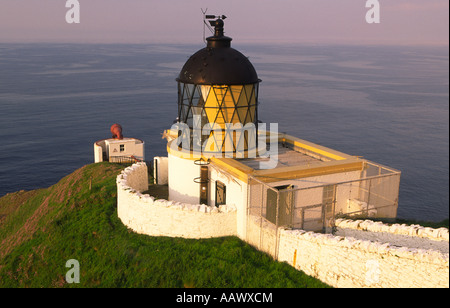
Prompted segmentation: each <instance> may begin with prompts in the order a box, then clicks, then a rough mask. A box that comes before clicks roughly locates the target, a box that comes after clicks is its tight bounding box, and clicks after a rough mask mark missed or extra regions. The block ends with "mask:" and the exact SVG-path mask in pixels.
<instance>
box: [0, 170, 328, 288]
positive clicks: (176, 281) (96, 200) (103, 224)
mask: <svg viewBox="0 0 450 308" xmlns="http://www.w3.org/2000/svg"><path fill="white" fill-rule="evenodd" d="M122 168H123V167H122V166H120V165H117V164H108V163H100V164H92V165H87V166H85V167H83V168H81V169H79V170H76V171H75V172H74V173H72V174H70V175H68V176H66V177H65V178H63V179H62V180H61V181H60V182H59V183H57V184H55V185H53V186H51V187H49V188H47V189H40V190H35V191H30V192H25V191H20V192H17V193H13V194H8V195H6V196H4V197H2V198H0V287H175V288H179V287H207V288H209V287H211V288H212V287H214V288H215V287H219V288H237V287H245V288H272V287H273V288H278V287H280V288H284V287H293V288H297V287H314V288H316V287H328V286H327V285H325V284H324V283H322V282H320V281H318V280H317V279H314V278H312V277H309V276H307V275H306V274H304V273H303V272H301V271H297V270H295V269H294V268H292V267H291V266H289V265H288V264H285V263H280V262H276V261H274V260H273V259H272V258H271V257H270V256H268V255H266V254H264V253H262V252H259V251H257V250H256V249H254V248H253V247H251V246H250V245H248V244H246V243H245V242H243V241H241V240H240V239H238V238H236V237H225V238H216V239H208V240H189V239H181V238H168V237H150V236H146V235H139V234H136V233H134V232H132V231H130V230H128V229H127V228H126V226H124V225H123V224H122V222H121V221H120V220H119V219H118V217H117V207H116V193H117V192H116V184H115V178H116V175H117V174H118V173H119V172H120V170H121V169H122ZM69 259H76V260H78V261H79V263H80V283H79V284H68V283H66V281H65V275H66V272H67V271H68V270H69V268H66V267H65V264H66V261H67V260H69Z"/></svg>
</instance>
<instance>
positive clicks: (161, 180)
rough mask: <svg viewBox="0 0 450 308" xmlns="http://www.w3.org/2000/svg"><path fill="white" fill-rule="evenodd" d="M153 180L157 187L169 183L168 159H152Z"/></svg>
mask: <svg viewBox="0 0 450 308" xmlns="http://www.w3.org/2000/svg"><path fill="white" fill-rule="evenodd" d="M153 178H154V179H155V181H156V184H158V185H166V184H168V183H169V158H167V157H159V156H158V157H154V158H153Z"/></svg>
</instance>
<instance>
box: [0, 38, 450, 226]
mask: <svg viewBox="0 0 450 308" xmlns="http://www.w3.org/2000/svg"><path fill="white" fill-rule="evenodd" d="M202 47H203V46H202V45H201V44H198V45H195V46H194V45H185V46H181V45H167V46H164V45H36V44H33V45H9V44H7V45H1V44H0V140H1V145H0V196H2V195H4V194H6V193H8V192H13V191H17V190H20V189H25V190H29V189H35V188H40V187H48V186H50V185H52V184H54V183H56V182H57V181H58V180H59V179H61V178H62V177H63V176H65V175H67V174H69V173H71V172H72V171H74V170H76V169H77V168H79V167H81V166H83V165H85V164H88V163H91V162H93V142H94V141H96V140H99V139H104V138H108V137H110V132H109V128H110V126H111V125H112V124H113V123H116V122H117V123H120V124H121V125H122V126H123V128H124V135H125V136H129V137H136V138H140V139H143V140H144V141H145V142H146V157H147V159H148V160H149V159H151V157H153V156H158V155H164V156H165V155H166V152H165V142H164V140H162V139H161V133H162V131H163V130H164V129H167V128H169V127H170V125H171V124H172V121H173V120H174V118H175V117H176V113H177V104H176V101H177V90H176V82H175V78H176V77H177V75H178V73H179V71H180V70H181V67H182V65H183V64H184V62H185V61H186V60H187V59H188V56H189V55H191V54H193V53H194V52H195V51H197V50H198V49H200V48H202ZM233 47H235V48H237V49H238V50H240V51H241V52H243V53H244V54H245V55H247V56H249V57H250V61H252V63H253V64H254V66H255V68H256V70H257V72H258V75H259V77H260V78H261V79H262V80H263V82H262V83H261V87H260V102H261V104H260V108H259V113H260V119H261V120H262V121H263V122H266V123H270V122H272V123H273V122H278V123H279V130H280V131H286V132H290V133H291V134H292V135H294V136H297V137H300V138H303V139H307V140H309V141H312V142H315V143H318V144H321V145H324V146H328V147H331V148H334V149H337V150H340V151H342V152H345V153H348V154H352V155H360V156H364V157H365V158H367V159H369V160H372V161H375V162H378V163H381V164H386V165H388V166H390V167H393V168H396V169H399V170H401V171H402V178H401V185H400V199H399V211H398V216H399V217H401V218H414V219H422V220H434V221H439V220H442V219H444V218H448V212H449V211H448V210H449V70H448V65H449V56H448V52H449V51H448V47H445V48H425V47H420V48H419V47H354V46H352V47H350V46H239V45H238V44H234V45H233Z"/></svg>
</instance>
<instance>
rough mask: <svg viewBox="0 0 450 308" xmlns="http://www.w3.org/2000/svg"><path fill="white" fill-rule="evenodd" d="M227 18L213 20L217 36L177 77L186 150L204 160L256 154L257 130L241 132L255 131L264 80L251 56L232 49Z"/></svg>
mask: <svg viewBox="0 0 450 308" xmlns="http://www.w3.org/2000/svg"><path fill="white" fill-rule="evenodd" d="M224 18H225V16H219V17H218V18H217V19H216V20H214V21H211V24H212V25H214V35H213V36H211V37H208V38H206V41H207V43H206V47H205V48H202V49H200V50H199V51H197V52H196V53H194V54H193V55H192V56H191V57H190V58H189V60H188V61H187V62H186V63H185V64H184V66H183V68H182V69H181V72H180V74H179V76H178V78H177V79H176V80H177V82H178V119H179V122H180V123H184V124H186V125H187V127H188V128H189V132H190V134H189V136H186V137H188V138H186V139H184V140H183V142H188V143H189V145H188V146H187V147H186V146H183V148H185V149H188V150H189V151H197V152H198V151H201V152H202V154H203V156H210V155H215V156H216V157H217V156H220V155H218V154H220V153H222V154H224V155H226V156H227V157H239V156H248V151H255V150H256V135H255V132H256V130H252V131H250V129H247V131H246V133H244V134H242V132H243V130H242V129H240V128H244V127H247V128H256V125H257V122H258V85H259V82H260V81H261V80H260V79H259V78H258V75H257V73H256V71H255V68H254V67H253V65H252V63H251V62H250V61H249V60H248V58H247V57H246V56H244V55H243V54H242V53H241V52H239V51H237V50H236V49H234V48H232V47H231V40H232V39H231V38H230V37H228V36H225V35H224V21H223V19H224ZM246 125H247V126H246ZM200 130H201V131H200ZM205 130H206V132H205ZM249 131H250V132H249Z"/></svg>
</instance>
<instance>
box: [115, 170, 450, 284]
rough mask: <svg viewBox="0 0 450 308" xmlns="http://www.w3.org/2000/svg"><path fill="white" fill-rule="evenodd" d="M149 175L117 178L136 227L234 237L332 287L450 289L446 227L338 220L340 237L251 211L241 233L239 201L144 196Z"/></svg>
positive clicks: (121, 202)
mask: <svg viewBox="0 0 450 308" xmlns="http://www.w3.org/2000/svg"><path fill="white" fill-rule="evenodd" d="M146 177H147V166H146V165H145V163H137V164H134V165H133V166H131V167H128V168H126V169H125V170H124V171H123V172H122V173H121V174H120V175H119V176H118V177H117V190H118V194H117V202H118V215H119V218H120V219H121V220H122V222H123V223H124V224H125V225H127V226H128V227H129V228H131V229H132V230H134V231H135V232H138V233H143V234H147V235H151V236H171V237H183V238H209V237H221V236H230V235H237V236H240V237H241V238H242V239H244V240H246V241H247V242H248V243H250V244H251V245H254V246H255V247H257V248H259V249H260V250H262V251H264V252H266V253H268V254H270V255H272V256H274V257H275V258H276V259H277V260H279V261H281V262H287V263H288V264H290V265H292V266H293V267H294V268H296V269H299V270H302V271H304V272H305V273H306V274H308V275H311V276H313V277H315V278H318V279H320V280H321V281H323V282H325V283H327V284H329V285H331V286H334V287H345V288H346V287H388V288H400V287H406V288H420V287H423V288H436V287H445V288H448V287H449V253H448V250H447V252H445V250H442V249H440V248H438V247H445V246H447V247H448V241H449V239H448V238H449V233H448V229H446V228H439V229H432V228H424V227H421V226H418V225H413V226H406V225H386V224H383V223H380V222H373V221H369V220H364V221H363V220H358V221H352V220H344V219H338V220H336V226H337V230H336V234H335V235H331V234H319V233H314V232H306V231H303V230H285V229H282V228H279V229H278V232H277V230H276V228H275V227H274V225H273V224H272V223H270V222H268V221H266V220H265V219H262V220H261V219H260V218H259V217H255V216H249V217H245V220H246V221H247V222H246V230H245V236H242V234H241V232H238V230H237V225H238V219H237V210H236V207H235V206H230V205H225V206H221V207H219V208H216V207H214V206H206V205H199V204H187V203H182V202H175V201H167V200H155V199H154V198H153V197H151V196H149V195H146V194H142V193H141V191H143V190H145V189H147V188H146V184H147V178H146ZM221 177H222V175H220V176H219V175H217V178H218V179H222V178H221ZM222 180H223V181H224V182H225V179H222ZM228 184H229V183H228ZM238 186H239V185H238ZM144 187H145V188H144ZM230 188H231V186H230ZM236 206H239V205H236ZM243 219H244V218H243ZM339 234H341V235H344V236H339ZM350 234H351V235H352V236H349V235H350ZM399 236H400V237H402V236H403V237H409V238H411V237H412V238H416V239H420V240H424V241H428V242H430V241H432V242H433V243H434V242H435V243H438V244H437V245H438V246H426V247H427V248H430V247H431V248H430V249H423V248H420V246H419V247H412V246H413V245H410V244H409V243H410V242H408V241H406V242H405V241H399V242H396V240H397V239H398V237H399ZM402 245H406V246H402ZM439 245H441V246H439Z"/></svg>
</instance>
